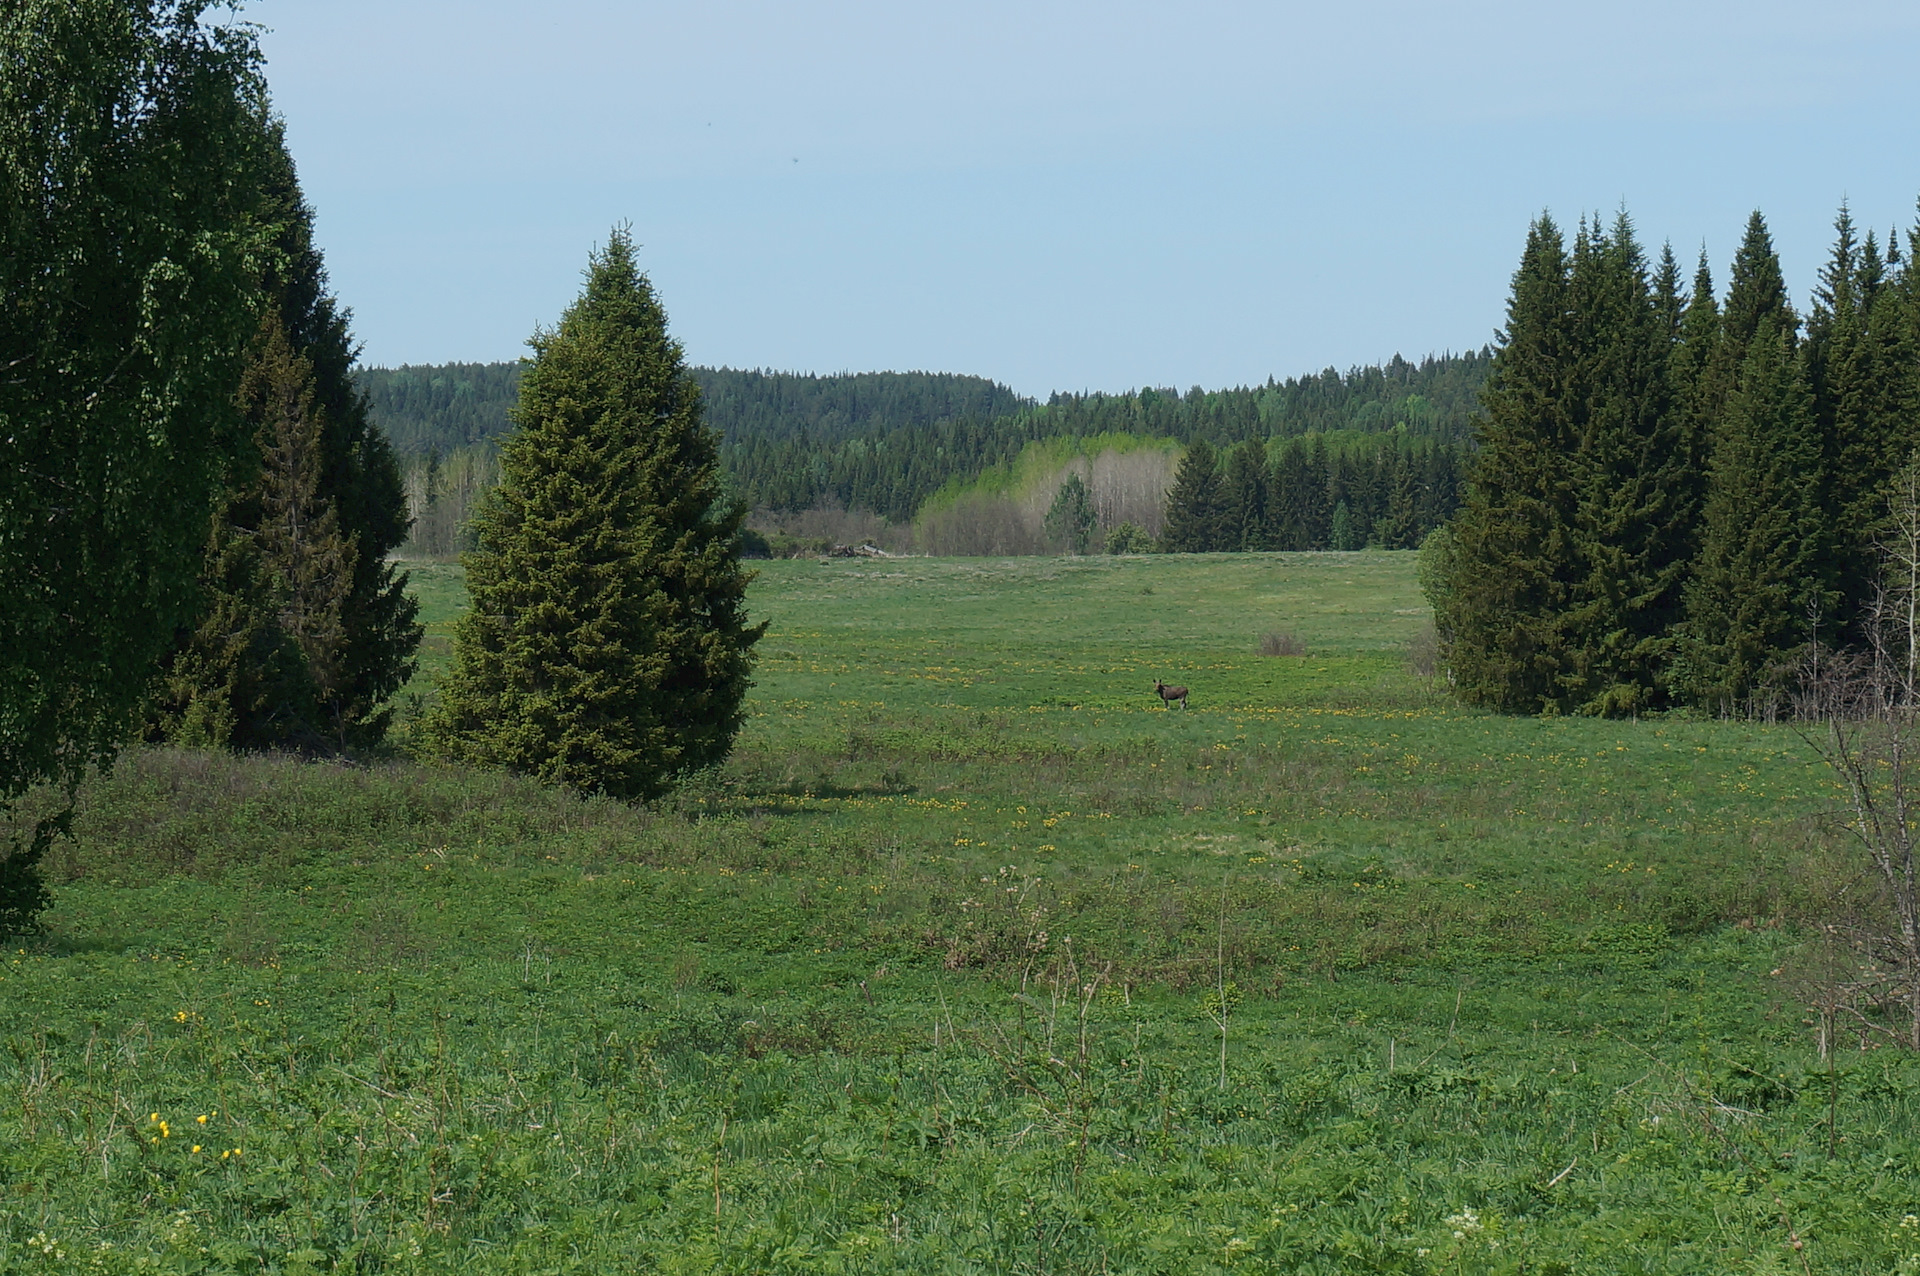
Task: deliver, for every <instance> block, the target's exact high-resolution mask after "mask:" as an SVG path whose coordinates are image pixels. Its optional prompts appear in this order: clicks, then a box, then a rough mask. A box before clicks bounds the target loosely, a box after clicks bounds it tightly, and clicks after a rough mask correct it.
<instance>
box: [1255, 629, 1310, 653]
mask: <svg viewBox="0 0 1920 1276" xmlns="http://www.w3.org/2000/svg"><path fill="white" fill-rule="evenodd" d="M1260 654H1261V655H1263V656H1304V655H1306V654H1307V644H1306V643H1304V642H1302V641H1301V640H1300V635H1299V634H1296V633H1294V632H1293V631H1292V630H1290V629H1289V630H1283V631H1279V632H1270V633H1264V634H1261V635H1260Z"/></svg>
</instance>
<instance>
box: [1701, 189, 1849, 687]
mask: <svg viewBox="0 0 1920 1276" xmlns="http://www.w3.org/2000/svg"><path fill="white" fill-rule="evenodd" d="M1798 330H1799V320H1798V316H1796V315H1795V314H1794V312H1793V308H1792V306H1791V305H1790V304H1789V303H1788V301H1787V292H1786V283H1785V280H1784V278H1783V277H1782V275H1781V271H1780V260H1779V257H1778V255H1777V254H1776V253H1775V252H1774V249H1773V241H1772V237H1771V235H1770V234H1769V233H1768V231H1767V226H1766V220H1765V219H1764V218H1763V217H1762V216H1761V215H1760V214H1759V213H1758V212H1756V213H1754V214H1753V215H1752V216H1751V217H1750V218H1748V220H1747V229H1746V233H1745V235H1744V236H1743V237H1742V239H1741V243H1740V248H1739V250H1738V251H1737V252H1736V253H1735V255H1734V263H1733V272H1732V278H1731V280H1730V283H1729V286H1728V290H1727V303H1726V309H1725V311H1724V312H1723V314H1722V319H1721V328H1720V338H1719V341H1718V343H1717V345H1716V347H1715V350H1714V358H1713V361H1712V363H1711V364H1710V365H1709V366H1708V367H1706V368H1705V369H1704V370H1703V371H1702V373H1701V377H1702V380H1703V384H1702V385H1701V386H1699V387H1698V388H1697V391H1696V393H1697V395H1698V396H1699V397H1701V398H1703V399H1704V400H1706V401H1708V402H1715V401H1717V403H1718V410H1717V413H1716V416H1715V419H1714V422H1713V440H1712V454H1711V460H1710V462H1709V465H1708V472H1707V494H1706V500H1705V504H1704V507H1703V509H1702V514H1701V523H1700V550H1699V554H1698V556H1697V558H1696V559H1695V562H1694V565H1693V570H1692V574H1691V577H1690V579H1689V580H1688V581H1687V584H1686V587H1685V601H1686V619H1685V622H1684V624H1683V626H1682V627H1681V631H1680V635H1679V643H1678V656H1677V658H1676V661H1675V667H1674V681H1675V684H1676V687H1677V689H1679V690H1680V691H1681V692H1682V693H1683V694H1684V695H1685V696H1686V697H1687V698H1689V699H1691V700H1692V701H1693V702H1694V703H1696V704H1699V705H1702V706H1704V707H1707V708H1710V709H1713V710H1716V711H1719V712H1723V713H1726V712H1736V711H1740V710H1742V709H1743V708H1744V707H1745V706H1746V704H1747V702H1748V700H1749V698H1750V697H1751V696H1752V695H1753V694H1754V693H1755V692H1757V691H1759V690H1760V689H1761V687H1762V685H1763V683H1764V681H1765V679H1766V677H1767V675H1768V671H1769V669H1770V668H1771V667H1773V666H1774V665H1775V664H1777V663H1778V662H1779V661H1780V660H1781V659H1782V658H1783V657H1785V656H1786V655H1787V653H1788V652H1789V651H1791V650H1792V649H1793V648H1794V647H1796V646H1798V645H1799V644H1800V643H1802V642H1804V641H1806V640H1807V639H1808V638H1810V637H1813V636H1814V630H1813V625H1814V624H1815V623H1816V621H1824V620H1825V619H1826V618H1827V617H1828V616H1830V614H1831V612H1832V597H1831V595H1830V593H1829V591H1828V590H1827V589H1826V588H1825V587H1824V584H1823V582H1822V580H1821V573H1822V571H1823V568H1824V567H1825V565H1826V562H1825V560H1826V556H1825V554H1824V553H1823V551H1822V542H1823V528H1822V526H1821V522H1822V519H1821V504H1822V501H1821V491H1820V472H1821V462H1822V447H1821V444H1820V439H1819V435H1818V426H1817V422H1816V421H1815V419H1814V414H1813V397H1812V393H1811V391H1810V389H1809V388H1808V385H1807V381H1806V376H1805V369H1804V365H1803V362H1802V360H1801V358H1800V354H1799V350H1798V344H1799V343H1798Z"/></svg>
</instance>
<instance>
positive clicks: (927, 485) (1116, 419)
mask: <svg viewBox="0 0 1920 1276" xmlns="http://www.w3.org/2000/svg"><path fill="white" fill-rule="evenodd" d="M1492 360H1493V356H1492V351H1491V350H1479V351H1473V352H1469V353H1467V354H1461V355H1443V356H1438V357H1431V356H1430V357H1428V358H1426V359H1424V360H1421V361H1420V362H1418V363H1413V362H1409V361H1408V360H1406V359H1402V358H1401V357H1399V356H1398V355H1395V356H1394V357H1393V359H1391V360H1390V361H1388V362H1387V363H1385V364H1380V365H1375V366H1369V367H1364V368H1355V369H1352V370H1351V371H1349V372H1347V373H1345V374H1342V373H1339V372H1336V371H1334V370H1333V369H1331V368H1329V369H1327V370H1326V371H1324V372H1320V373H1317V374H1309V375H1307V376H1303V377H1297V378H1288V379H1287V380H1285V381H1278V380H1269V381H1268V382H1267V383H1266V384H1264V385H1257V386H1242V387H1239V388H1235V389H1230V390H1203V389H1201V388H1200V387H1198V386H1195V387H1194V388H1193V389H1191V390H1189V391H1187V392H1186V393H1185V394H1182V393H1180V392H1179V391H1177V390H1171V389H1142V390H1137V391H1130V392H1127V393H1122V394H1055V395H1053V396H1052V397H1051V398H1050V399H1049V400H1048V401H1047V402H1046V403H1035V402H1034V401H1033V400H1031V399H1025V398H1022V397H1020V396H1019V395H1017V394H1015V393H1014V392H1013V391H1012V390H1010V389H1008V388H1007V387H1006V386H1003V385H1000V384H998V383H996V382H993V381H989V380H986V379H985V378H982V377H970V376H958V375H954V374H951V373H928V372H864V373H852V374H845V375H839V376H813V375H803V374H798V373H773V372H750V371H739V370H735V369H729V368H695V369H693V373H694V376H695V377H696V378H697V379H698V380H699V382H700V385H701V389H702V390H703V391H704V392H705V395H706V403H707V420H708V422H709V423H710V424H711V425H713V427H714V428H715V429H717V430H718V431H719V432H720V434H721V438H722V440H723V448H722V452H721V455H722V460H723V462H724V463H725V465H726V468H727V472H728V475H729V477H730V480H731V482H732V483H733V485H734V487H735V489H736V490H737V491H739V492H740V493H741V494H742V495H743V496H744V497H745V498H746V499H747V500H748V501H749V502H750V503H752V504H753V505H756V506H762V507H767V508H772V509H778V510H798V509H806V508H809V507H811V506H814V505H817V504H821V503H831V504H835V505H839V506H843V507H846V508H850V509H866V510H871V511H873V512H874V513H877V514H881V515H884V516H885V517H887V518H889V519H893V520H895V521H905V520H907V519H910V518H912V517H913V515H914V512H915V511H916V510H917V509H918V508H919V506H920V504H921V503H922V502H923V501H924V500H925V499H926V498H927V497H928V496H930V495H931V494H933V493H934V492H935V491H938V490H939V489H940V488H941V486H943V485H944V484H946V483H948V482H949V481H952V480H960V481H962V482H964V481H968V480H971V479H973V478H975V477H977V476H978V475H979V474H981V473H983V472H984V471H985V470H986V469H987V468H988V467H990V466H993V465H996V464H1000V463H1003V462H1008V461H1010V460H1011V459H1012V458H1013V457H1014V456H1016V455H1018V453H1019V451H1020V449H1021V448H1023V447H1025V446H1026V445H1027V444H1028V443H1029V442H1032V441H1034V440H1037V439H1047V438H1058V437H1085V436H1088V435H1094V434H1103V433H1127V434H1135V435H1143V436H1153V437H1163V438H1173V439H1178V440H1180V441H1181V442H1183V443H1187V442H1192V441H1193V440H1195V439H1206V440H1207V441H1209V442H1211V443H1214V444H1216V445H1221V444H1232V443H1237V442H1240V441H1242V440H1245V439H1256V438H1261V439H1287V438H1295V437H1298V436H1300V435H1305V434H1340V433H1346V434H1348V435H1350V436H1359V437H1361V438H1365V437H1373V438H1379V439H1382V440H1386V439H1407V438H1414V439H1420V440H1426V441H1429V442H1431V443H1434V444H1441V445H1446V446H1449V447H1458V446H1463V445H1464V444H1465V442H1466V440H1467V437H1468V434H1469V421H1470V419H1471V418H1472V416H1473V413H1474V411H1475V409H1476V406H1477V404H1478V402H1479V394H1480V388H1481V386H1482V384H1483V383H1484V382H1485V381H1486V376H1487V370H1488V368H1489V367H1490V366H1491V365H1492ZM520 366H521V365H520V364H518V363H490V364H477V363H459V364H441V365H437V366H417V367H416V366H408V367H400V368H368V369H365V370H363V371H362V372H361V373H360V385H361V387H362V388H363V389H364V390H365V391H366V392H367V395H368V397H369V398H370V399H371V401H372V405H373V416H374V419H375V420H376V421H378V422H379V423H380V424H381V425H382V426H384V427H385V428H386V430H387V433H388V435H389V436H390V437H391V438H392V439H393V441H394V445H395V447H396V448H397V449H398V450H399V451H400V452H401V453H402V454H403V455H405V456H408V457H411V458H415V459H416V460H419V461H421V462H424V458H425V457H426V456H427V455H428V454H429V453H432V452H434V451H436V450H437V451H438V452H440V453H441V454H442V455H452V454H454V453H456V452H459V451H461V450H463V449H471V448H475V447H481V448H486V447H490V446H491V445H492V444H493V443H494V441H496V440H497V439H498V438H499V436H501V435H502V434H504V433H506V431H507V429H508V428H509V427H508V421H507V409H508V407H510V406H511V405H512V403H513V400H514V396H515V394H516V392H517V390H518V385H519V376H520Z"/></svg>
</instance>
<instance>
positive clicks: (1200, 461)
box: [1123, 432, 1461, 553]
mask: <svg viewBox="0 0 1920 1276" xmlns="http://www.w3.org/2000/svg"><path fill="white" fill-rule="evenodd" d="M1270 453H1271V454H1272V459H1271V461H1269V459H1268V458H1269V454H1270ZM1460 456H1461V450H1460V448H1459V447H1458V446H1456V445H1454V444H1451V443H1448V442H1445V441H1442V440H1440V439H1435V438H1427V439H1417V438H1410V437H1408V436H1407V435H1406V434H1404V433H1401V432H1396V433H1392V434H1386V435H1380V436H1377V437H1375V438H1370V439H1369V438H1363V439H1362V440H1360V441H1359V442H1357V443H1355V442H1351V441H1348V442H1341V441H1335V442H1334V443H1333V444H1332V445H1331V446H1330V445H1329V443H1328V440H1327V439H1326V438H1325V437H1324V436H1321V435H1314V436H1312V437H1311V438H1307V439H1292V440H1288V441H1287V442H1286V443H1284V444H1280V445H1278V446H1277V448H1276V447H1271V446H1270V445H1269V444H1267V443H1266V442H1264V441H1263V440H1260V439H1248V440H1246V441H1245V442H1242V443H1239V444H1237V445H1235V446H1233V447H1230V448H1228V449H1226V450H1225V451H1224V452H1221V451H1218V450H1216V449H1215V448H1214V447H1213V445H1212V444H1210V443H1208V442H1207V441H1206V440H1205V439H1199V440H1196V441H1195V442H1194V443H1193V444H1192V445H1191V446H1190V447H1189V448H1188V449H1187V453H1186V455H1185V456H1184V457H1182V458H1181V462H1180V468H1179V470H1178V471H1177V472H1176V473H1175V475H1174V481H1173V486H1172V487H1171V488H1170V489H1169V490H1168V492H1167V508H1166V516H1165V521H1164V526H1163V530H1162V532H1161V535H1160V543H1159V547H1160V548H1162V549H1165V550H1168V551H1170V552H1173V553H1220V552H1234V551H1250V550H1318V549H1340V550H1352V549H1362V548H1364V547H1366V546H1368V545H1374V546H1378V547H1379V548H1382V549H1417V548H1419V546H1420V543H1421V542H1422V541H1424V540H1425V539H1426V537H1427V533H1429V532H1431V531H1432V530H1433V529H1434V528H1436V527H1438V526H1440V525H1441V524H1442V523H1443V522H1445V521H1446V519H1447V518H1448V517H1449V516H1451V515H1452V514H1453V512H1454V509H1455V507H1456V505H1457V504H1458V502H1459V492H1460V468H1461V466H1460ZM1123 539H1125V538H1123Z"/></svg>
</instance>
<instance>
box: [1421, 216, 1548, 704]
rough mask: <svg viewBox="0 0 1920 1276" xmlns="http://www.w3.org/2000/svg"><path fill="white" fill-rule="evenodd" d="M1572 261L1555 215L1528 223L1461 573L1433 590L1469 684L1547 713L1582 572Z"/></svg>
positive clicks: (1466, 512)
mask: <svg viewBox="0 0 1920 1276" xmlns="http://www.w3.org/2000/svg"><path fill="white" fill-rule="evenodd" d="M1569 304H1570V299H1569V296H1568V262H1567V254H1566V246H1565V241H1564V239H1563V238H1562V237H1561V234H1560V230H1559V227H1557V226H1556V225H1555V224H1554V222H1553V220H1552V218H1551V217H1548V216H1546V215H1544V214H1543V215H1542V216H1541V217H1540V218H1539V219H1537V220H1536V221H1535V222H1534V223H1533V224H1532V226H1530V227H1529V228H1528V232H1527V245H1526V249H1525V251H1524V253H1523V254H1522V256H1521V260H1520V268H1519V269H1518V270H1517V271H1516V272H1515V274H1514V280H1513V293H1512V297H1511V299H1510V300H1509V301H1508V304H1507V323H1506V327H1505V330H1504V331H1503V332H1502V334H1501V337H1500V342H1499V346H1498V349H1497V352H1496V353H1495V355H1494V366H1493V371H1492V373H1491V375H1490V377H1489V379H1488V382H1487V387H1486V390H1485V391H1484V393H1483V394H1482V396H1481V411H1480V416H1479V418H1478V420H1477V422H1476V425H1477V431H1478V436H1479V440H1480V450H1479V453H1478V456H1477V457H1476V460H1475V464H1474V470H1473V474H1472V477H1471V479H1470V481H1469V483H1468V487H1467V494H1466V500H1465V502H1464V504H1463V505H1462V508H1461V510H1460V513H1459V514H1458V515H1457V516H1456V518H1455V521H1454V524H1453V542H1454V544H1453V557H1452V562H1451V566H1452V569H1453V573H1454V574H1453V578H1452V580H1451V581H1450V582H1449V586H1448V588H1447V589H1446V590H1445V591H1444V593H1443V596H1441V597H1436V598H1432V599H1430V601H1431V602H1433V603H1434V605H1435V607H1436V609H1441V608H1444V609H1445V614H1444V615H1441V616H1440V617H1439V618H1438V622H1437V623H1438V626H1439V628H1440V629H1441V631H1442V632H1444V633H1447V634H1448V635H1450V638H1451V641H1450V644H1449V649H1448V653H1447V660H1448V665H1449V668H1450V670H1451V672H1452V674H1453V677H1454V685H1455V688H1456V689H1457V691H1458V692H1459V693H1460V695H1461V696H1463V697H1464V698H1465V699H1467V700H1469V701H1472V702H1475V703H1480V704H1486V705H1490V706H1493V707H1495V708H1499V709H1503V710H1507V711H1517V712H1536V711H1539V710H1540V709H1543V708H1550V707H1558V706H1559V705H1560V704H1561V701H1562V688H1561V685H1560V681H1559V679H1560V675H1561V673H1562V670H1563V655H1564V653H1563V652H1562V650H1561V643H1562V633H1561V617H1562V615H1563V613H1564V611H1565V609H1566V605H1567V602H1568V591H1567V582H1568V581H1569V580H1571V579H1572V578H1573V575H1574V564H1573V556H1572V544H1571V540H1572V524H1573V519H1574V500H1573V493H1574V482H1575V475H1574V473H1573V472H1572V468H1571V463H1570V460H1569V458H1570V457H1571V455H1572V452H1573V449H1574V444H1575V438H1574V433H1573V429H1572V423H1571V422H1570V421H1569V419H1568V414H1567V403H1566V396H1565V386H1566V384H1567V380H1568V376H1569V371H1570V364H1571V362H1572V355H1573V351H1572V341H1573V333H1572V331H1571V326H1570V322H1569Z"/></svg>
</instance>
